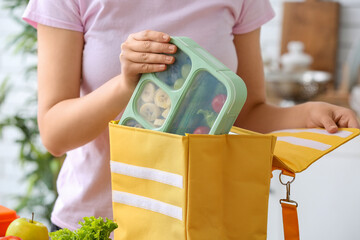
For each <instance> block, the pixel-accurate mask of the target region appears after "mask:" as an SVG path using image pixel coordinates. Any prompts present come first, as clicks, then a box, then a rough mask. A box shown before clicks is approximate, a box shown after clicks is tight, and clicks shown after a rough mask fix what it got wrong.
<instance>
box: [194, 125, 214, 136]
mask: <svg viewBox="0 0 360 240" xmlns="http://www.w3.org/2000/svg"><path fill="white" fill-rule="evenodd" d="M209 132H210V128H209V127H207V126H200V127H197V128H196V129H195V130H194V132H193V134H208V133H209Z"/></svg>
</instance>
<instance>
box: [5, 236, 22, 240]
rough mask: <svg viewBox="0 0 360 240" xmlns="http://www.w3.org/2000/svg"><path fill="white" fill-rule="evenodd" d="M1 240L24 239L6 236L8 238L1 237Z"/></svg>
mask: <svg viewBox="0 0 360 240" xmlns="http://www.w3.org/2000/svg"><path fill="white" fill-rule="evenodd" d="M0 240H22V239H21V238H19V237H15V236H6V237H0Z"/></svg>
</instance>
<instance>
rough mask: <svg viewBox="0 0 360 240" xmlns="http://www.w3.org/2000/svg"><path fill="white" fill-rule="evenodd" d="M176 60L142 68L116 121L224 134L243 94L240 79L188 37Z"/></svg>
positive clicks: (180, 45) (182, 131) (178, 40)
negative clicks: (156, 68) (162, 68)
mask: <svg viewBox="0 0 360 240" xmlns="http://www.w3.org/2000/svg"><path fill="white" fill-rule="evenodd" d="M171 43H173V44H175V45H176V46H177V47H178V50H177V52H176V53H175V54H173V55H172V56H174V57H175V62H174V63H173V64H171V65H168V66H167V69H166V70H165V71H163V72H156V73H146V74H142V76H141V78H140V80H139V83H138V85H137V86H136V89H135V91H134V93H133V95H132V97H131V99H130V101H129V103H128V105H127V107H126V109H125V111H124V113H123V115H122V117H121V119H120V121H119V124H121V125H125V126H130V127H139V128H146V129H151V130H157V131H162V132H167V133H174V134H179V135H185V133H194V134H227V133H229V131H230V128H231V127H232V125H233V124H234V122H235V120H236V118H237V116H238V115H239V113H240V111H241V109H242V107H243V106H244V103H245V100H246V95H247V91H246V86H245V83H244V82H243V80H242V79H241V78H240V77H239V76H238V75H236V74H235V73H234V72H232V71H231V70H230V69H229V68H227V67H226V66H225V65H224V64H222V63H221V62H220V61H219V60H217V59H216V58H215V57H214V56H212V55H211V54H210V53H208V52H207V51H206V50H204V49H203V48H202V47H200V46H199V45H198V44H197V43H196V42H194V41H193V40H191V39H190V38H187V37H172V38H171Z"/></svg>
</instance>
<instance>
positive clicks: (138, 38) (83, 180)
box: [24, 0, 359, 230]
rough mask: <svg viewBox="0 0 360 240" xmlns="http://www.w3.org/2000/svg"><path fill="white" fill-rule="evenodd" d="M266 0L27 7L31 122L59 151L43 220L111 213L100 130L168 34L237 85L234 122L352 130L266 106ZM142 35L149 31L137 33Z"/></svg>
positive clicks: (74, 0)
mask: <svg viewBox="0 0 360 240" xmlns="http://www.w3.org/2000/svg"><path fill="white" fill-rule="evenodd" d="M273 16H274V13H273V11H272V9H271V6H270V4H269V2H268V0H211V1H201V0H185V1H168V0H158V1H145V0H143V1H141V0H122V1H112V0H94V1H85V0H67V1H41V0H30V3H29V6H28V8H27V10H26V12H25V14H24V19H25V20H26V21H28V22H29V23H30V24H32V25H33V26H35V27H37V29H38V46H39V47H38V49H39V51H38V58H39V63H38V99H39V108H38V121H39V128H40V134H41V138H42V141H43V143H44V145H45V146H46V148H47V149H48V150H49V152H50V153H52V154H53V155H55V156H60V155H63V154H64V153H67V157H66V160H65V162H64V165H63V167H62V169H61V173H60V175H59V178H58V191H59V197H58V199H57V201H56V204H55V208H54V211H53V214H52V218H51V220H52V222H53V223H54V225H57V226H58V227H60V228H69V229H71V230H73V229H75V228H77V227H78V225H77V223H78V222H79V221H80V220H81V218H82V217H84V216H103V217H109V218H111V216H112V209H111V186H110V170H109V142H108V133H107V131H108V129H107V125H108V122H109V121H110V120H113V119H116V118H117V116H118V115H119V114H120V113H121V112H122V110H123V109H124V108H125V107H126V104H127V102H128V101H129V99H130V97H131V95H132V92H133V91H134V89H135V87H136V84H137V82H138V80H139V77H140V75H141V74H142V73H148V72H158V71H163V70H165V69H166V66H167V65H169V64H172V63H173V62H174V61H175V59H174V58H173V57H171V56H168V55H166V54H171V53H175V52H176V46H174V45H172V44H170V43H169V41H170V36H187V37H190V38H192V39H193V40H195V41H196V42H197V43H199V44H200V45H201V46H202V47H204V48H205V49H207V50H208V51H209V52H210V53H211V54H213V55H214V56H215V57H217V58H218V59H219V60H220V61H222V62H223V63H224V64H225V65H227V66H228V67H229V68H230V69H231V70H232V71H234V72H236V73H237V74H238V75H239V76H241V78H242V79H243V80H244V81H245V83H246V85H247V89H248V99H247V102H246V104H245V106H244V108H243V110H242V111H241V113H240V115H239V117H238V118H237V120H236V125H237V126H240V127H243V128H247V129H250V130H254V131H258V132H269V131H273V130H278V129H284V128H297V127H325V128H326V129H327V130H328V131H329V132H336V131H337V128H338V127H359V124H358V122H357V121H356V118H355V115H354V113H353V112H352V111H350V110H348V109H345V108H341V107H337V106H334V105H330V104H326V103H320V102H311V103H305V104H301V105H297V106H294V107H291V108H286V109H284V108H278V107H275V106H271V105H269V104H267V103H266V102H265V87H264V72H263V65H262V58H261V52H260V41H259V38H260V27H261V25H262V24H264V23H265V22H267V21H269V20H270V19H271V18H272V17H273ZM145 29H151V30H145Z"/></svg>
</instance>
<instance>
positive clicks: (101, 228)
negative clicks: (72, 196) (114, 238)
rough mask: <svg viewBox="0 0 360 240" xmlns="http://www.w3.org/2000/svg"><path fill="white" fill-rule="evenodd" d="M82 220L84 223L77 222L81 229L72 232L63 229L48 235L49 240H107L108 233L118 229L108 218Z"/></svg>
mask: <svg viewBox="0 0 360 240" xmlns="http://www.w3.org/2000/svg"><path fill="white" fill-rule="evenodd" d="M83 219H84V222H81V221H80V222H79V224H80V225H81V228H79V229H77V230H75V231H73V232H72V231H70V230H69V229H66V228H64V229H61V230H59V231H56V232H52V233H49V235H50V237H51V240H109V239H110V238H109V236H110V233H111V232H112V231H114V230H115V229H116V228H117V227H118V225H117V224H116V223H114V222H113V221H112V220H110V219H108V218H106V221H104V220H103V218H102V217H99V218H95V217H84V218H83Z"/></svg>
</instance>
